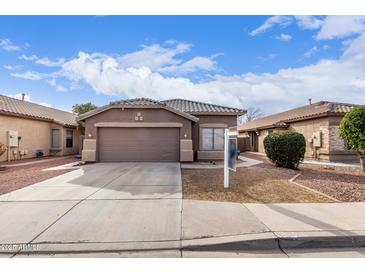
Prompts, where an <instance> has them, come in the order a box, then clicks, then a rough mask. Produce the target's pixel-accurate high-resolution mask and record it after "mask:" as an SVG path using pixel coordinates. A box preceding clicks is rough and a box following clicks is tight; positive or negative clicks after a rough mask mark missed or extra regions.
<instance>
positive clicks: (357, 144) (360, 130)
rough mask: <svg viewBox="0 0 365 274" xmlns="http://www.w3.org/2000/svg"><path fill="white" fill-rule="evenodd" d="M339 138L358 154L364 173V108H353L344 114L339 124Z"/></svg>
mask: <svg viewBox="0 0 365 274" xmlns="http://www.w3.org/2000/svg"><path fill="white" fill-rule="evenodd" d="M340 136H341V138H343V139H344V140H345V141H346V143H347V146H348V148H349V149H351V150H355V151H357V152H358V153H359V155H360V161H361V163H362V170H363V171H364V172H365V106H362V107H356V108H353V109H352V110H351V111H350V112H348V113H346V115H345V117H343V119H342V121H341V124H340Z"/></svg>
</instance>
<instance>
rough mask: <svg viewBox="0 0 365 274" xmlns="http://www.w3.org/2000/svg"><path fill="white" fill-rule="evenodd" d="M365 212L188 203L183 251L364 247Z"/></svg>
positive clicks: (357, 207)
mask: <svg viewBox="0 0 365 274" xmlns="http://www.w3.org/2000/svg"><path fill="white" fill-rule="evenodd" d="M364 212H365V203H331V204H239V203H226V202H210V201H190V200H184V201H183V228H182V231H183V234H182V248H183V250H190V251H226V252H227V251H248V250H256V251H257V250H275V249H280V250H282V251H284V252H286V251H287V252H291V251H292V250H297V249H313V248H345V247H346V248H359V247H365V218H364ZM364 256H365V253H364Z"/></svg>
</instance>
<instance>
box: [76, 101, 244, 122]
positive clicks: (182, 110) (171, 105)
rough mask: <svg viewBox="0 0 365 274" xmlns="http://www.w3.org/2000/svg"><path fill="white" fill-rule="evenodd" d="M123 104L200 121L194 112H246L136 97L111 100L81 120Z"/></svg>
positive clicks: (205, 104)
mask: <svg viewBox="0 0 365 274" xmlns="http://www.w3.org/2000/svg"><path fill="white" fill-rule="evenodd" d="M121 106H126V107H128V106H131V107H133V106H161V107H162V108H165V109H167V110H169V111H172V112H175V113H177V114H179V115H182V116H184V117H186V118H188V119H191V120H194V121H198V120H199V119H198V118H197V117H195V116H193V115H194V114H200V113H202V114H203V113H218V114H222V113H223V114H224V113H228V114H232V113H234V114H236V115H243V114H245V113H246V111H245V110H243V109H238V108H230V107H224V106H219V105H214V104H208V103H203V102H196V101H189V100H184V99H171V100H165V101H157V100H153V99H149V98H135V99H126V100H118V101H114V102H110V103H109V104H108V105H105V106H102V107H99V108H97V109H94V110H91V111H89V112H87V113H84V114H82V115H80V116H79V117H78V120H79V121H83V120H85V119H86V118H88V117H91V116H93V115H96V114H98V113H100V112H103V111H105V110H107V109H110V108H113V107H121Z"/></svg>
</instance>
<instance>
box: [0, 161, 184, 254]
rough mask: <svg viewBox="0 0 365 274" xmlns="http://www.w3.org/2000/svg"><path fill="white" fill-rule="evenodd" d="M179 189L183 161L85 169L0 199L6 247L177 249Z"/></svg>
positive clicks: (0, 239) (0, 234)
mask: <svg viewBox="0 0 365 274" xmlns="http://www.w3.org/2000/svg"><path fill="white" fill-rule="evenodd" d="M181 188H182V186H181V173H180V164H179V163H98V164H93V165H86V166H83V167H81V168H80V169H77V170H74V171H72V172H69V173H66V174H63V175H61V176H58V177H55V178H52V179H49V180H46V181H44V182H41V183H38V184H34V185H32V186H29V187H26V188H23V189H20V190H17V191H13V192H11V193H8V194H5V195H2V196H0V212H1V214H0V246H1V247H2V250H0V251H2V252H4V249H5V248H6V249H9V250H8V251H9V252H8V253H9V254H8V255H9V256H12V255H14V254H16V253H19V254H21V253H23V252H25V253H26V252H27V251H38V252H45V253H49V252H52V251H57V252H67V251H73V252H87V251H94V252H95V251H113V250H141V249H144V250H146V249H155V248H159V249H160V248H165V249H171V250H173V249H174V250H176V249H177V250H178V249H179V247H180V238H181V210H182V191H181ZM24 245H25V246H24ZM3 255H4V254H3Z"/></svg>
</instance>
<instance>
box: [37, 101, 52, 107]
mask: <svg viewBox="0 0 365 274" xmlns="http://www.w3.org/2000/svg"><path fill="white" fill-rule="evenodd" d="M37 104H39V105H42V106H44V107H48V108H50V107H52V105H51V104H48V103H46V102H40V103H37Z"/></svg>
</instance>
